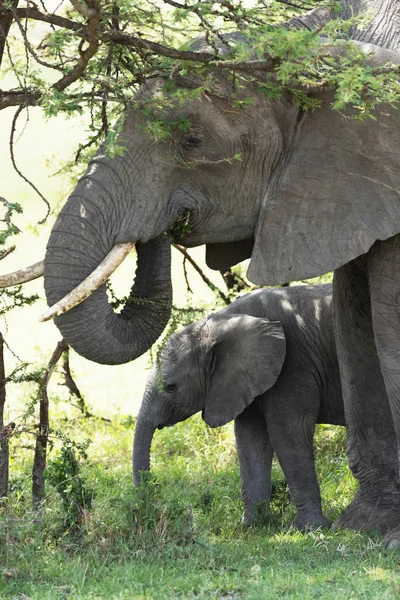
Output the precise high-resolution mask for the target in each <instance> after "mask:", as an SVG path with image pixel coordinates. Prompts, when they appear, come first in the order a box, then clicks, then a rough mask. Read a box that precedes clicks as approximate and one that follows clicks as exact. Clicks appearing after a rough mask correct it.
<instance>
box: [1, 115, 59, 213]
mask: <svg viewBox="0 0 400 600" xmlns="http://www.w3.org/2000/svg"><path fill="white" fill-rule="evenodd" d="M25 108H26V107H25V106H24V105H21V106H19V107H18V108H17V110H16V112H15V115H14V117H13V120H12V123H11V133H10V141H9V147H10V157H11V163H12V166H13V167H14V169H15V171H16V172H17V173H18V175H19V176H20V177H21V178H22V179H23V180H24V181H25V182H26V183H27V184H28V185H30V186H31V188H33V189H34V190H35V192H36V193H37V194H38V195H39V196H40V197H41V199H42V200H43V202H44V203H45V205H46V207H47V212H46V215H45V216H44V218H43V219H41V220H40V221H39V222H38V224H39V225H42V223H45V222H46V220H47V217H48V216H49V214H50V204H49V202H48V200H46V198H45V197H44V196H43V194H42V193H41V192H40V191H39V190H38V188H37V187H36V186H35V184H34V183H32V182H31V181H30V180H29V179H28V178H27V177H25V175H24V174H23V173H22V171H21V170H20V169H19V168H18V167H17V164H16V162H15V155H14V136H15V128H16V125H17V120H18V117H19V115H20V114H21V113H22V111H23V110H24V109H25Z"/></svg>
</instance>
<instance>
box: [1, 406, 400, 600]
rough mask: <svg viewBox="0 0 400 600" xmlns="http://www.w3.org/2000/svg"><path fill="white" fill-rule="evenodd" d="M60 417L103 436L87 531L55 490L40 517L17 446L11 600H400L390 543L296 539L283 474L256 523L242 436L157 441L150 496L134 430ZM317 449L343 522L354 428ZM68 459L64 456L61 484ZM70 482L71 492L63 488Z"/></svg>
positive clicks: (195, 421) (359, 537)
mask: <svg viewBox="0 0 400 600" xmlns="http://www.w3.org/2000/svg"><path fill="white" fill-rule="evenodd" d="M57 412H58V413H59V423H58V425H59V426H60V427H62V428H63V430H64V433H65V434H68V435H71V437H72V436H73V437H74V438H75V439H78V440H83V439H85V438H86V437H90V438H91V439H92V444H91V445H90V447H89V454H88V458H87V460H86V461H83V462H82V464H81V472H80V477H81V479H82V482H83V483H84V485H85V486H86V488H85V489H86V493H85V496H86V502H87V506H86V509H84V510H83V514H82V522H81V524H80V525H79V526H72V527H71V526H69V525H68V519H70V515H71V510H70V509H71V506H70V505H69V504H68V502H66V503H63V502H62V499H61V497H60V495H59V493H57V491H56V489H57V488H56V487H55V486H54V485H52V484H51V483H50V482H47V492H48V501H47V509H46V512H45V513H44V514H42V515H40V514H37V513H36V514H35V513H32V511H31V508H30V476H29V462H30V455H29V451H25V450H24V449H23V448H22V447H21V445H23V444H22V442H20V443H19V444H18V443H17V442H15V443H14V445H13V447H12V454H13V456H14V458H13V461H12V470H13V481H12V497H11V501H10V503H9V505H8V506H7V507H5V508H3V509H2V514H1V524H0V557H1V563H0V564H1V568H0V598H1V599H6V598H13V599H15V600H17V599H21V598H24V599H28V598H29V599H34V600H36V599H37V600H39V599H40V600H56V599H57V600H58V599H60V600H61V599H65V600H66V599H71V600H72V599H74V600H83V599H85V600H86V599H89V598H90V599H100V598H101V599H121V600H122V599H124V600H125V599H127V600H128V599H129V600H134V599H135V600H136V599H152V600H164V599H165V600H167V599H168V600H170V599H175V598H185V599H186V598H187V599H191V598H193V599H204V600H208V599H211V598H218V599H221V600H222V599H232V600H233V599H248V600H250V599H254V600H256V599H264V598H265V599H268V600H274V599H281V598H293V599H294V598H300V599H302V600H303V599H311V598H324V599H330V598H332V600H333V599H335V600H341V599H348V598H359V599H367V598H368V599H369V598H379V599H383V598H398V597H399V595H400V572H399V564H400V555H399V554H398V553H386V552H384V551H383V549H382V548H381V547H380V545H379V541H380V537H379V536H375V535H367V534H360V533H349V532H339V533H331V532H322V531H315V532H307V533H299V532H296V531H294V530H292V529H290V527H289V524H290V520H291V518H292V517H293V509H292V507H291V505H290V503H289V498H288V491H287V488H286V485H285V482H284V480H283V476H282V473H281V471H280V469H279V466H278V465H276V464H275V465H274V482H275V484H274V498H273V504H272V510H271V523H270V525H269V526H268V527H266V528H259V529H246V528H244V527H243V526H242V524H241V500H240V481H239V473H238V467H237V462H236V454H235V450H234V440H233V433H232V427H231V426H226V427H224V428H221V429H216V430H210V429H207V428H206V427H205V426H204V424H203V422H202V421H201V419H200V418H199V417H197V416H196V417H194V418H192V419H190V420H189V421H187V422H185V423H182V424H179V425H177V426H175V427H173V428H170V429H166V430H163V431H161V432H157V434H156V436H155V440H154V444H153V456H152V465H153V469H152V476H151V478H150V479H149V480H148V481H147V483H146V484H145V485H144V487H143V489H142V490H141V491H140V492H137V491H136V490H135V489H133V487H132V483H131V472H130V456H131V443H132V422H131V421H129V420H126V421H125V422H119V423H112V424H106V423H102V422H94V421H91V420H88V421H85V422H83V421H81V420H80V419H78V418H76V419H73V418H71V417H70V418H69V419H68V423H66V422H65V421H64V420H63V419H62V417H63V415H64V417H65V414H64V405H63V404H62V403H60V405H59V406H58V408H57ZM69 413H70V410H69ZM315 443H316V453H317V462H318V472H319V478H320V481H321V487H322V495H323V502H324V506H325V511H326V513H327V514H328V515H329V516H330V517H331V518H335V516H336V515H337V514H338V512H339V511H340V509H341V508H343V507H344V506H345V505H346V504H347V503H348V501H349V499H350V498H351V496H352V494H353V492H354V481H353V480H352V478H351V475H350V474H349V471H348V468H347V461H346V458H345V454H344V449H343V447H344V431H343V429H342V428H335V427H328V426H319V428H318V432H317V436H316V442H315ZM58 456H59V454H58V451H57V449H54V450H53V451H52V453H51V454H50V471H51V472H53V473H54V471H56V472H57V469H56V467H57V465H59V464H60V463H59V458H57V457H58ZM53 483H54V482H53ZM56 484H57V485H58V489H59V490H60V489H65V486H63V484H62V481H61V479H60V478H59V479H58V482H57V478H56ZM73 497H74V496H73V494H72V496H71V498H73ZM75 498H77V496H75ZM90 504H91V506H90ZM70 521H71V519H70Z"/></svg>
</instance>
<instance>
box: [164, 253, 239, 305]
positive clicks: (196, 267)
mask: <svg viewBox="0 0 400 600" xmlns="http://www.w3.org/2000/svg"><path fill="white" fill-rule="evenodd" d="M172 245H173V247H174V248H176V249H177V250H179V252H180V253H181V254H183V256H184V257H185V259H186V260H187V261H188V262H190V264H191V265H192V267H193V268H194V270H195V271H197V273H198V274H199V275H200V277H201V278H202V280H203V281H204V283H205V284H206V286H207V287H209V288H210V289H211V290H212V291H213V292H216V293H217V294H218V296H219V297H220V298H221V299H222V300H223V301H224V302H225V304H230V303H231V301H230V299H229V298H228V296H225V294H224V292H223V291H222V290H220V289H219V287H217V286H216V285H215V284H214V283H213V282H212V281H211V280H210V279H209V278H208V277H207V275H206V274H205V273H203V271H202V270H201V269H200V267H199V265H198V264H197V263H196V261H195V260H193V258H192V257H191V256H190V254H189V253H188V251H187V250H186V248H184V247H183V246H180V245H179V244H172Z"/></svg>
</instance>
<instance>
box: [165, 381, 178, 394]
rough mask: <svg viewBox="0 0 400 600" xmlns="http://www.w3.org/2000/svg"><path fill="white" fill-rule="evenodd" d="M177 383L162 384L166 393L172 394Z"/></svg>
mask: <svg viewBox="0 0 400 600" xmlns="http://www.w3.org/2000/svg"><path fill="white" fill-rule="evenodd" d="M177 387H178V386H177V385H176V383H167V385H166V386H164V390H165V391H166V392H167V393H168V394H172V392H175V391H176V389H177Z"/></svg>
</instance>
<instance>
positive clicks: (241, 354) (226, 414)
mask: <svg viewBox="0 0 400 600" xmlns="http://www.w3.org/2000/svg"><path fill="white" fill-rule="evenodd" d="M210 321H212V323H209V325H210V336H211V337H212V339H213V343H212V344H210V350H209V354H210V356H209V357H208V365H209V378H208V389H207V393H206V399H205V405H204V411H203V419H204V421H205V422H206V423H207V425H209V426H210V427H219V426H221V425H225V423H228V422H229V421H232V419H234V418H235V417H237V416H238V415H239V414H240V413H242V412H243V410H244V409H245V408H246V406H248V405H249V404H251V402H253V400H254V398H255V397H256V396H259V395H260V394H262V393H263V392H265V391H266V390H268V389H269V388H270V387H272V386H273V385H274V383H275V382H276V380H277V378H278V376H279V373H280V371H281V368H282V365H283V362H284V359H285V352H286V343H285V335H284V332H283V329H282V326H281V324H280V323H279V322H278V321H274V322H270V321H268V320H267V319H262V318H258V317H251V316H249V315H228V316H225V317H223V318H222V317H220V318H213V319H211V320H210Z"/></svg>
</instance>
